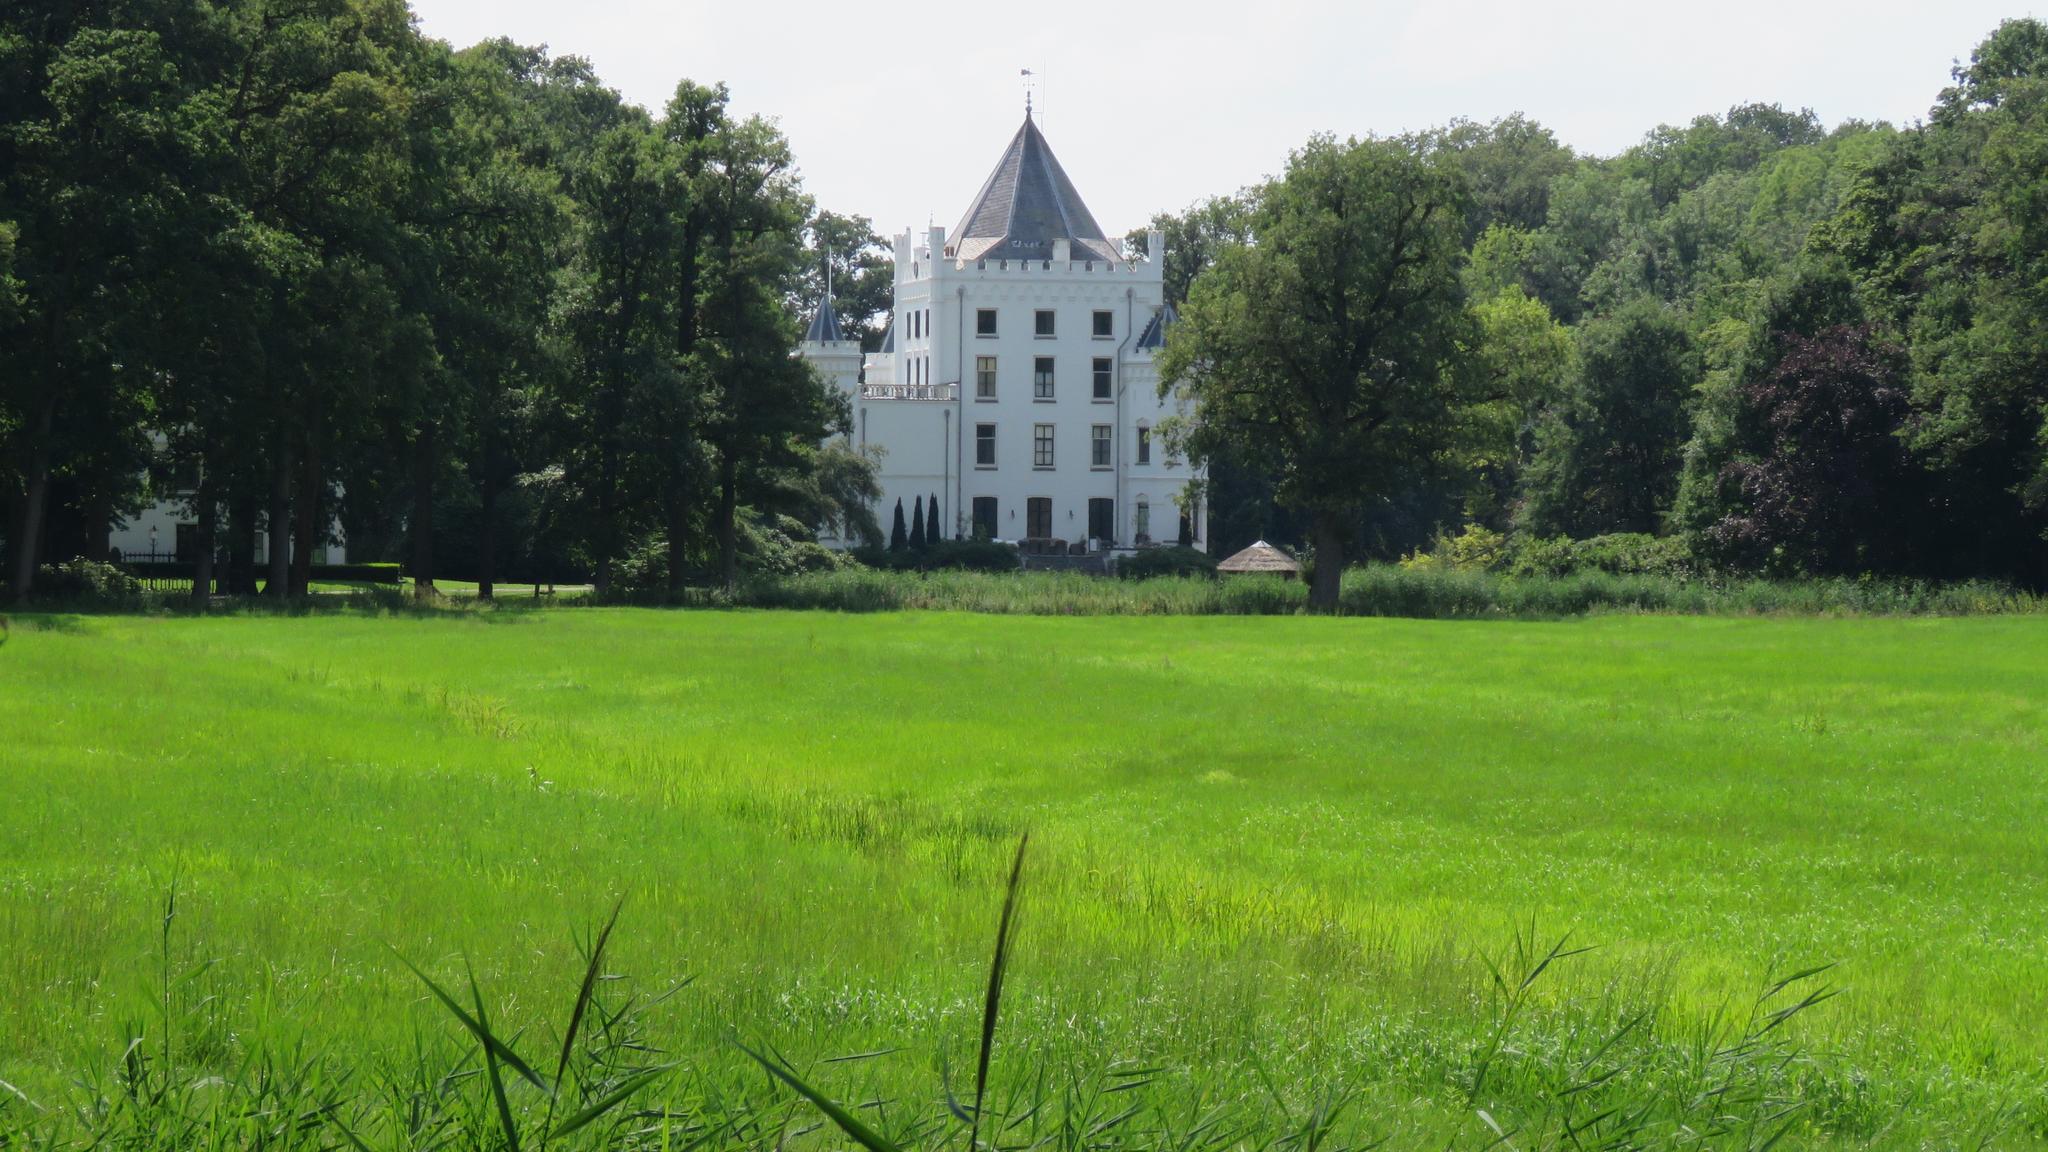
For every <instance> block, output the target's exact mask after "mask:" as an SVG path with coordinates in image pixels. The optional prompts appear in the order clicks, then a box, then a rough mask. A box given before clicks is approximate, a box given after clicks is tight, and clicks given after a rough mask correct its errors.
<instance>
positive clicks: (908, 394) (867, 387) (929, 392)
mask: <svg viewBox="0 0 2048 1152" xmlns="http://www.w3.org/2000/svg"><path fill="white" fill-rule="evenodd" d="M959 395H960V386H959V385H958V384H863V385H862V386H861V390H860V398H861V399H863V400H954V399H958V398H959Z"/></svg>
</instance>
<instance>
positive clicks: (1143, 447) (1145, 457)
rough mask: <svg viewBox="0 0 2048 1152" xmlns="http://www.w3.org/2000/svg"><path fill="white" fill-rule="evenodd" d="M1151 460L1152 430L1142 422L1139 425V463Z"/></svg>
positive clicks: (1148, 462)
mask: <svg viewBox="0 0 2048 1152" xmlns="http://www.w3.org/2000/svg"><path fill="white" fill-rule="evenodd" d="M1151 462H1152V430H1151V429H1150V428H1147V427H1145V426H1144V425H1143V424H1140V425H1138V463H1140V464H1150V463H1151Z"/></svg>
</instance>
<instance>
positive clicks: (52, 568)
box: [35, 559, 143, 607]
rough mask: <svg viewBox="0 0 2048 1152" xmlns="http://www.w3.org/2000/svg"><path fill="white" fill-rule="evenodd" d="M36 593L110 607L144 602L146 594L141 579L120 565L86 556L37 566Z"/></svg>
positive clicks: (41, 595) (56, 598)
mask: <svg viewBox="0 0 2048 1152" xmlns="http://www.w3.org/2000/svg"><path fill="white" fill-rule="evenodd" d="M35 594H36V595H37V596H38V597H44V598H48V599H54V600H72V601H80V602H85V603H91V604H97V605H103V606H106V607H129V606H133V605H136V604H140V603H141V602H142V598H143V596H142V582H141V581H139V580H137V579H136V578H135V577H133V576H131V575H129V574H128V573H127V572H126V571H124V570H122V569H121V568H120V567H118V566H116V565H113V564H106V563H102V562H100V561H98V560H85V559H78V560H67V561H65V562H64V563H62V564H47V565H44V566H43V567H41V568H39V569H37V570H36V583H35Z"/></svg>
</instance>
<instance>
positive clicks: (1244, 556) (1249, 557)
mask: <svg viewBox="0 0 2048 1152" xmlns="http://www.w3.org/2000/svg"><path fill="white" fill-rule="evenodd" d="M1216 571H1218V572H1222V573H1226V574H1236V573H1241V572H1266V573H1272V574H1275V575H1280V576H1285V577H1287V578H1288V579H1289V580H1295V579H1299V578H1300V577H1301V565H1299V564H1297V563H1295V562H1294V557H1292V556H1289V555H1288V554H1287V553H1285V552H1282V551H1281V550H1280V549H1278V548H1275V547H1273V546H1272V545H1271V544H1268V543H1266V542H1265V541H1264V540H1261V541H1259V542H1258V543H1256V544H1253V545H1252V546H1251V547H1249V548H1247V549H1245V550H1244V551H1242V552H1239V553H1238V554H1237V555H1235V556H1232V557H1231V558H1230V559H1228V560H1225V561H1224V562H1222V563H1221V564H1218V565H1216Z"/></svg>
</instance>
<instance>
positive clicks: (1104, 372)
mask: <svg viewBox="0 0 2048 1152" xmlns="http://www.w3.org/2000/svg"><path fill="white" fill-rule="evenodd" d="M1095 398H1096V399H1097V400H1107V399H1109V398H1110V395H1109V357H1107V356H1097V357H1096V358H1095Z"/></svg>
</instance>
